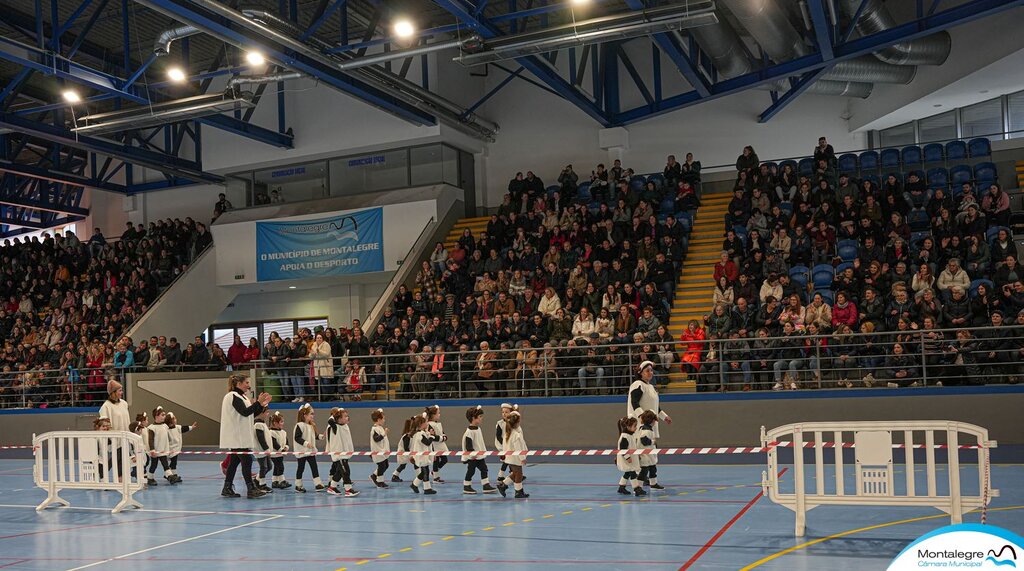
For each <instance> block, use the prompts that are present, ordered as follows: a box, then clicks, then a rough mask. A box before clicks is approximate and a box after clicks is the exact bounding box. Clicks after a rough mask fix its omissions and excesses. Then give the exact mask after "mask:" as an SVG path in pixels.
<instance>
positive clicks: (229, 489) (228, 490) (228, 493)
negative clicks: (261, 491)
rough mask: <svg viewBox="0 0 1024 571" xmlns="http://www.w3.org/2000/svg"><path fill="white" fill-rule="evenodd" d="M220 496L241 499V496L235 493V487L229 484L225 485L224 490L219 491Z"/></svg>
mask: <svg viewBox="0 0 1024 571" xmlns="http://www.w3.org/2000/svg"><path fill="white" fill-rule="evenodd" d="M220 495H222V496H224V497H225V498H240V497H242V495H241V494H239V493H237V492H235V487H234V486H232V485H231V484H227V485H225V486H224V489H222V490H221V491H220Z"/></svg>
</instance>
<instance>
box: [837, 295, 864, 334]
mask: <svg viewBox="0 0 1024 571" xmlns="http://www.w3.org/2000/svg"><path fill="white" fill-rule="evenodd" d="M857 319H858V315H857V306H856V305H855V304H854V303H853V302H852V301H850V299H849V296H848V295H847V294H846V292H845V291H840V292H838V293H836V303H835V305H833V306H832V328H833V329H835V328H838V327H839V325H840V324H845V325H848V326H849V327H850V329H856V328H857Z"/></svg>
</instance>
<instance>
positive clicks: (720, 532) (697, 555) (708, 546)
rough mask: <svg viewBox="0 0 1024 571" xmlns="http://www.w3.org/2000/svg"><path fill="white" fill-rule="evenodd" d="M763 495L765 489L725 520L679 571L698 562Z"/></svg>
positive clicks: (782, 472)
mask: <svg viewBox="0 0 1024 571" xmlns="http://www.w3.org/2000/svg"><path fill="white" fill-rule="evenodd" d="M786 470H789V468H783V469H782V471H781V472H779V476H780V477H781V476H782V475H783V474H785V473H786ZM762 496H764V491H763V490H762V491H760V492H758V493H757V495H756V496H754V497H753V499H751V500H750V501H749V502H747V504H746V505H745V506H743V507H742V508H740V511H738V512H736V515H734V516H732V519H730V520H729V521H727V522H725V525H723V526H722V529H720V530H718V533H716V534H715V535H713V536H711V539H709V540H708V542H707V543H705V544H704V546H703V547H701V548H700V549H698V550H697V553H694V554H693V557H691V558H690V559H689V560H687V562H686V563H683V566H682V567H680V568H679V571H686V570H687V569H689V568H690V567H692V566H693V564H694V563H696V562H697V560H698V559H700V558H701V557H702V556H703V555H704V554H705V553H707V551H708V550H709V549H711V546H712V545H714V544H715V542H717V541H718V540H719V539H720V538H721V537H722V536H723V535H725V532H727V531H729V528H730V527H732V525H733V524H734V523H736V522H737V521H739V519H740V518H741V517H743V514H745V513H747V510H749V509H750V508H752V507H754V504H756V503H757V501H758V500H760V499H761V497H762Z"/></svg>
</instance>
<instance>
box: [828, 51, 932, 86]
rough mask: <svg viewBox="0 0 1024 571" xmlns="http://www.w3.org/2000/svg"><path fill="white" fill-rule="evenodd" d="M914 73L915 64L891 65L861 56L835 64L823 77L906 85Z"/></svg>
mask: <svg viewBox="0 0 1024 571" xmlns="http://www.w3.org/2000/svg"><path fill="white" fill-rule="evenodd" d="M915 75H917V67H916V66H913V65H892V64H888V63H884V62H881V61H878V60H877V59H875V58H874V57H872V56H862V57H859V58H856V59H849V60H846V61H841V62H839V63H837V64H835V65H834V66H832V69H831V70H829V72H828V73H826V74H825V75H824V76H823V79H835V80H839V81H864V82H871V83H898V84H903V85H906V84H908V83H910V82H911V81H914V76H915Z"/></svg>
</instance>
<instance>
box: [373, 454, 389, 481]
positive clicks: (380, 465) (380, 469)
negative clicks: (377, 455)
mask: <svg viewBox="0 0 1024 571" xmlns="http://www.w3.org/2000/svg"><path fill="white" fill-rule="evenodd" d="M388 465H389V463H388V459H387V458H385V459H383V460H381V461H380V462H377V472H376V474H377V477H378V478H383V477H384V472H387V470H388Z"/></svg>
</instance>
